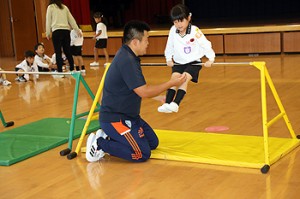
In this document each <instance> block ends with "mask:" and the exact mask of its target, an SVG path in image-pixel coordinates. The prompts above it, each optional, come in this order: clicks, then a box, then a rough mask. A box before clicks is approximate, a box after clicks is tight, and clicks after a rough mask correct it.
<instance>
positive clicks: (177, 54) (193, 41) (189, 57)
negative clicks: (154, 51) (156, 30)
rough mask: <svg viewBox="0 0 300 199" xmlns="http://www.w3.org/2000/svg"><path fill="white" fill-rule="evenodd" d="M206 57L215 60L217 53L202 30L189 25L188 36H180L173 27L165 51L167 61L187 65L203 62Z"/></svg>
mask: <svg viewBox="0 0 300 199" xmlns="http://www.w3.org/2000/svg"><path fill="white" fill-rule="evenodd" d="M203 56H206V57H207V58H208V59H209V60H210V61H214V60H215V56H216V55H215V52H214V50H213V49H212V45H211V42H210V41H208V40H207V39H206V37H205V35H204V34H203V33H202V32H201V30H200V29H199V28H198V27H197V26H194V25H191V24H190V25H189V26H188V28H187V30H186V35H184V36H181V35H179V33H178V31H177V30H176V27H175V26H174V25H173V26H172V27H171V29H170V32H169V37H168V41H167V45H166V49H165V57H166V61H167V62H168V61H171V60H172V58H173V61H174V62H176V63H179V64H186V63H190V62H193V61H201V60H200V59H201V58H202V57H203Z"/></svg>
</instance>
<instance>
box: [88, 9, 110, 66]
mask: <svg viewBox="0 0 300 199" xmlns="http://www.w3.org/2000/svg"><path fill="white" fill-rule="evenodd" d="M94 20H95V22H96V23H97V27H96V33H95V36H94V37H93V39H96V43H95V47H94V62H92V63H91V64H90V66H99V62H98V49H102V50H103V53H104V56H105V64H104V67H105V66H106V64H107V63H108V62H109V56H108V53H107V50H106V47H107V38H108V37H107V29H106V25H105V24H104V23H103V22H102V20H103V15H102V13H101V12H96V13H94Z"/></svg>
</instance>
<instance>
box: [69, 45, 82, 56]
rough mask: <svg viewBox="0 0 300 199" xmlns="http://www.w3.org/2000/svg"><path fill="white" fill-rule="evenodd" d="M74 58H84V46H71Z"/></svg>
mask: <svg viewBox="0 0 300 199" xmlns="http://www.w3.org/2000/svg"><path fill="white" fill-rule="evenodd" d="M71 53H72V55H73V56H82V46H71Z"/></svg>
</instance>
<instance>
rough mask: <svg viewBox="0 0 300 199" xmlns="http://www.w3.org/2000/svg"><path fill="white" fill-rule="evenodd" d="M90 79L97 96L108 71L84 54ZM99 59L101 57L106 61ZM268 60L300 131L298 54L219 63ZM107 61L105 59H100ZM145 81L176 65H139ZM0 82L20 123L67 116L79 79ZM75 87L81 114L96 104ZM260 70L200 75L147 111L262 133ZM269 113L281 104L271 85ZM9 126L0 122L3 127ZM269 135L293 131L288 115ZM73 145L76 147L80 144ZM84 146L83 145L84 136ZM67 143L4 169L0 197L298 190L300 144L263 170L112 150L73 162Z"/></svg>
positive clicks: (194, 126) (191, 124) (5, 64)
mask: <svg viewBox="0 0 300 199" xmlns="http://www.w3.org/2000/svg"><path fill="white" fill-rule="evenodd" d="M84 60H85V63H86V66H87V74H86V76H85V80H86V81H87V83H88V85H89V87H90V88H91V89H92V91H93V92H94V93H95V92H96V90H97V88H98V85H99V82H100V79H101V77H102V74H103V71H104V68H103V67H102V66H100V68H99V69H90V67H89V63H90V62H92V58H88V57H86V58H84ZM101 61H102V62H103V58H102V59H101ZM250 61H266V63H267V68H268V70H269V73H270V75H271V78H272V80H273V82H274V84H275V87H276V89H277V92H278V94H279V96H280V99H281V100H282V103H283V105H284V108H285V109H286V112H287V115H288V117H289V119H290V121H291V124H292V126H293V128H294V131H295V133H296V134H299V131H300V126H299V124H300V117H299V114H300V92H299V87H300V81H299V77H300V68H299V63H300V55H299V54H286V55H260V56H220V57H218V58H217V62H250ZM102 62H101V63H102ZM142 62H144V63H150V62H151V63H152V62H164V59H163V58H162V57H142ZM16 63H17V62H16V61H14V60H12V59H10V58H3V59H0V66H1V67H2V68H4V69H6V70H13V69H14V66H15V64H16ZM143 72H144V75H145V78H146V80H147V82H148V83H149V84H158V83H160V82H163V81H167V80H168V79H169V78H170V68H167V67H147V66H145V67H143ZM14 78H15V77H14V76H13V75H8V79H9V80H10V81H11V82H12V86H10V87H4V86H2V85H0V108H1V111H2V113H3V114H4V116H5V119H6V120H13V121H14V122H15V125H14V127H11V128H15V127H18V126H21V125H24V124H27V123H29V122H33V121H36V120H39V119H41V118H45V117H70V116H71V111H72V105H73V94H74V84H75V81H74V79H73V78H71V77H66V78H63V79H54V78H53V77H51V76H41V77H40V80H38V81H37V82H36V83H35V82H27V83H17V82H15V81H14ZM81 88H82V89H81V90H80V92H79V102H78V112H85V111H88V110H89V108H90V107H91V104H92V100H91V99H90V98H89V96H88V94H87V92H86V91H85V90H84V89H83V87H81ZM260 100H261V98H260V80H259V72H258V70H257V69H256V68H254V67H251V66H216V67H212V68H204V69H202V71H201V72H200V79H199V83H198V84H189V87H188V93H187V95H186V97H185V98H184V100H183V102H182V104H181V106H180V110H179V112H178V113H176V114H162V113H158V112H157V107H158V106H159V105H160V102H158V101H155V100H152V99H144V100H143V103H142V110H141V115H142V117H143V118H144V119H145V120H146V121H148V123H150V124H151V125H152V127H153V128H155V129H167V130H176V131H197V132H199V131H204V129H205V128H206V127H208V126H216V125H225V126H228V127H229V128H230V129H229V130H227V131H224V132H221V133H226V134H238V135H262V124H261V104H260ZM267 104H268V115H269V117H272V116H273V117H274V116H275V115H276V114H278V108H277V107H276V103H275V101H274V99H273V98H272V96H271V94H270V92H269V90H268V91H267ZM5 130H6V129H5V128H4V127H3V126H0V131H1V132H3V131H5ZM269 134H270V136H274V137H289V132H288V130H287V128H286V126H285V124H284V122H283V121H281V120H280V121H279V122H278V123H276V124H274V125H273V126H272V127H271V128H270V131H269ZM76 144H77V141H75V142H74V143H73V146H76ZM84 145H85V142H84ZM66 147H67V145H66V144H65V145H62V146H60V147H57V148H55V149H52V150H50V151H47V152H45V153H42V154H39V155H37V156H35V157H32V158H30V159H27V160H24V161H22V162H19V163H16V164H14V165H12V166H9V167H5V166H1V168H0V179H1V180H0V187H1V189H0V198H5V199H6V198H22V199H23V198H109V199H114V198H126V199H127V198H128V199H129V198H130V199H132V198H137V199H139V198H151V199H154V198H157V199H161V198H172V199H173V198H174V199H176V198H178V199H179V198H180V199H181V198H195V199H200V198H203V199H208V198H213V199H214V198H222V199H232V198H245V199H248V198H249V199H253V198H257V199H265V198H266V199H272V198H276V199H278V198H280V199H281V198H282V199H286V198H298V197H299V196H298V195H299V194H300V190H299V185H300V171H299V166H300V159H299V158H300V157H299V156H300V149H299V147H298V148H296V149H295V150H293V151H292V152H291V153H289V154H288V155H286V156H284V157H283V158H282V159H280V160H279V161H278V162H276V163H275V164H274V165H272V166H271V169H270V171H269V173H267V174H261V172H260V170H259V169H248V168H238V167H227V166H217V165H208V164H199V163H188V162H177V161H167V160H154V159H150V160H149V161H148V162H146V163H140V164H133V163H130V162H126V161H123V160H120V159H118V158H114V157H110V156H106V157H105V159H104V160H101V161H100V162H98V163H88V162H87V161H86V160H85V158H84V156H83V155H81V154H80V155H79V156H78V157H77V158H76V159H73V160H67V158H66V157H61V156H59V152H60V151H61V150H62V149H64V148H66Z"/></svg>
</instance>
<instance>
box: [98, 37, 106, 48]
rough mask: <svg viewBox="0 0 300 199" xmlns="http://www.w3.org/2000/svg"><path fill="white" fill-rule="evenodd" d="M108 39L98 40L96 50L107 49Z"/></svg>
mask: <svg viewBox="0 0 300 199" xmlns="http://www.w3.org/2000/svg"><path fill="white" fill-rule="evenodd" d="M106 47H107V39H98V40H97V41H96V44H95V48H106Z"/></svg>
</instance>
